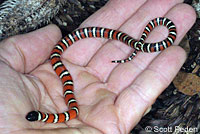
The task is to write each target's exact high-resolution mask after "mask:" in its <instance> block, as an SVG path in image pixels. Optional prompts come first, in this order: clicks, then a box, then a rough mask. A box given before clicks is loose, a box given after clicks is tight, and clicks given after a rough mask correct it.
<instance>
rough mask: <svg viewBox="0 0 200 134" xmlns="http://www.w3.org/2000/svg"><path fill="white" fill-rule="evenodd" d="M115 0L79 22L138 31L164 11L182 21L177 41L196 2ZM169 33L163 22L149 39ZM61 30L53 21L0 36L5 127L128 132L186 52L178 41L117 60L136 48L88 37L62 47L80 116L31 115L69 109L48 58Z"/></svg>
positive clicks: (27, 133) (22, 133)
mask: <svg viewBox="0 0 200 134" xmlns="http://www.w3.org/2000/svg"><path fill="white" fill-rule="evenodd" d="M144 2H145V0H140V1H138V0H124V1H117V0H110V1H109V2H108V4H107V5H106V6H104V7H103V8H102V9H100V10H99V11H98V12H96V13H95V14H94V15H92V16H91V17H90V18H89V19H87V20H86V21H85V22H84V23H83V24H82V25H81V26H80V27H86V26H101V27H107V28H112V29H119V30H120V31H123V32H125V33H128V34H129V35H131V36H132V37H133V38H135V39H139V38H140V36H141V33H142V32H143V29H144V27H145V26H146V24H147V23H148V22H149V21H150V20H151V19H153V18H156V17H159V16H165V17H168V18H169V19H171V20H172V21H173V22H174V23H175V25H176V27H177V39H176V41H175V45H177V44H178V43H179V42H180V40H181V39H182V38H183V36H184V35H185V33H186V32H187V31H188V30H189V28H190V27H191V26H192V24H193V23H194V20H195V13H194V11H193V9H192V8H191V7H190V6H188V5H185V4H181V2H182V1H181V0H172V1H168V0H163V1H160V0H151V1H147V2H146V3H144ZM167 34H168V32H167V30H166V29H165V28H163V27H158V28H156V29H155V30H153V32H152V33H151V34H150V36H149V38H148V39H147V40H146V41H147V42H156V41H159V40H162V39H164V37H166V36H167ZM60 38H61V33H60V31H59V30H58V28H57V27H56V26H54V25H50V26H47V27H45V28H42V29H40V30H37V31H35V32H32V33H29V34H25V35H18V36H14V37H11V38H9V39H7V40H4V41H2V42H1V44H0V112H1V118H0V127H1V128H0V132H2V133H15V134H35V133H37V134H40V133H43V134H46V133H48V134H55V133H56V134H62V133H65V134H76V133H81V134H84V133H87V134H102V133H105V134H127V133H129V131H130V130H131V129H132V128H133V127H134V126H135V125H136V124H137V123H138V122H139V120H140V119H141V117H142V116H143V114H144V112H145V111H146V110H147V109H148V107H150V106H151V105H152V104H153V102H154V101H155V99H156V97H157V96H158V95H159V94H160V93H161V92H162V91H163V90H164V89H165V88H166V87H167V86H168V85H169V83H170V82H171V81H172V79H173V78H174V76H175V75H176V73H177V72H178V70H179V69H180V67H181V65H182V64H183V62H184V60H185V57H186V56H185V52H184V51H183V49H181V48H180V47H177V46H172V47H170V48H168V49H166V50H164V51H163V52H162V53H158V52H156V53H139V54H138V55H137V56H136V57H135V58H134V59H133V60H132V61H130V62H127V63H125V64H114V63H111V61H112V60H116V59H124V58H126V57H127V56H129V54H130V53H131V52H132V51H133V49H132V48H129V47H128V46H126V45H125V44H123V43H121V42H119V41H107V40H105V39H96V38H93V39H84V40H81V41H79V42H77V43H75V44H74V45H72V46H71V47H70V48H68V49H67V50H66V51H65V52H64V53H63V55H62V58H63V59H62V61H63V63H64V65H65V66H66V67H67V68H68V70H69V72H70V73H71V75H72V77H73V80H74V86H75V96H76V99H77V101H78V104H79V106H80V115H79V117H78V118H77V119H73V120H70V121H69V122H66V123H60V124H44V123H41V122H28V121H27V120H26V119H25V116H26V114H27V113H28V112H29V111H31V110H40V111H43V112H52V113H54V112H63V111H65V110H66V109H67V106H66V104H65V102H64V99H63V94H62V91H63V90H62V84H61V80H60V79H59V78H58V76H57V75H56V74H55V72H54V70H53V69H52V67H51V65H50V63H49V61H46V60H47V59H48V57H49V55H50V52H51V50H52V49H53V47H54V45H55V44H56V43H57V42H58V40H59V39H60Z"/></svg>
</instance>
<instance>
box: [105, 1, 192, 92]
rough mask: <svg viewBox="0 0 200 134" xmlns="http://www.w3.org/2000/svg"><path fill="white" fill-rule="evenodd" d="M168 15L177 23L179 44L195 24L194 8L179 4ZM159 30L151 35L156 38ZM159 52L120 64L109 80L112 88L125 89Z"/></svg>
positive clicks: (115, 90) (141, 54)
mask: <svg viewBox="0 0 200 134" xmlns="http://www.w3.org/2000/svg"><path fill="white" fill-rule="evenodd" d="M166 17H168V18H170V19H171V20H172V21H173V22H174V23H175V24H176V27H177V39H176V41H175V44H178V43H179V42H180V41H181V39H182V38H183V36H184V35H185V34H186V32H187V31H188V30H189V29H190V28H191V26H192V25H193V24H194V22H195V18H196V17H195V12H194V10H193V8H192V7H190V6H188V5H186V4H178V5H177V6H175V7H174V8H172V9H171V10H170V11H169V12H168V13H167V14H166ZM183 20H185V21H183ZM155 30H156V29H155ZM158 30H159V29H158ZM158 32H159V31H158ZM158 32H156V33H157V35H156V33H155V34H154V35H153V36H151V37H153V38H154V39H156V36H159V35H160V34H159V33H158ZM160 32H161V31H160ZM158 38H159V37H158ZM160 38H161V37H160ZM158 54H159V53H139V54H138V55H137V56H136V57H135V58H134V59H133V60H132V61H131V62H129V63H126V64H119V65H118V67H117V68H115V69H114V71H113V72H112V74H111V76H110V78H109V80H108V83H109V86H110V89H111V90H112V91H113V92H115V93H119V92H121V90H123V88H124V87H127V86H128V85H129V84H130V83H131V82H132V81H133V80H134V79H135V78H136V77H137V76H138V75H139V74H140V73H141V72H142V71H143V70H144V69H145V68H146V67H147V66H148V64H149V63H150V62H151V61H152V60H153V59H154V58H155V57H156V56H157V55H158ZM123 76H126V77H123ZM113 83H121V84H113Z"/></svg>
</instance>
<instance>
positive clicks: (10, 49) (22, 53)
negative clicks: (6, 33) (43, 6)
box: [0, 25, 61, 73]
mask: <svg viewBox="0 0 200 134" xmlns="http://www.w3.org/2000/svg"><path fill="white" fill-rule="evenodd" d="M60 37H61V32H60V30H59V29H58V27H56V26H55V25H49V26H47V27H44V28H41V29H39V30H36V31H34V32H30V33H28V34H24V35H17V36H13V37H10V38H8V39H6V40H4V41H2V42H1V43H0V46H1V47H0V60H2V61H4V62H6V63H7V64H9V65H10V66H12V67H13V68H14V69H15V70H17V71H20V72H25V73H27V72H30V71H31V70H33V69H34V68H35V67H37V66H38V65H39V64H41V63H43V62H44V61H45V60H46V59H47V58H48V57H49V54H50V52H51V51H52V49H53V46H54V45H55V44H56V43H57V42H58V40H59V39H60Z"/></svg>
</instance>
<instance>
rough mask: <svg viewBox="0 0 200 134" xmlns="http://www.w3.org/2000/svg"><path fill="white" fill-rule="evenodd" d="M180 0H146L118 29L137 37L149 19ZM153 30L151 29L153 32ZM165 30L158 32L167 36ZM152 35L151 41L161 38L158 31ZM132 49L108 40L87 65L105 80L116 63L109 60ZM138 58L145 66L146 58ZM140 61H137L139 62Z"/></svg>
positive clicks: (161, 14)
mask: <svg viewBox="0 0 200 134" xmlns="http://www.w3.org/2000/svg"><path fill="white" fill-rule="evenodd" d="M181 1H182V0H172V1H168V0H164V1H162V2H161V1H160V0H153V1H147V2H146V3H145V4H144V5H143V6H141V7H140V9H138V11H137V12H136V13H135V14H134V15H133V16H132V17H131V18H130V19H129V20H127V21H126V23H124V24H123V25H122V26H121V27H120V30H121V31H123V32H126V33H128V34H129V35H131V36H132V37H133V38H136V39H138V38H139V35H140V36H141V34H142V32H143V29H144V27H145V26H146V24H147V23H148V22H149V21H150V20H151V19H153V18H155V17H158V16H164V15H165V14H166V13H167V11H168V10H169V9H171V8H172V7H173V6H175V5H177V4H178V3H180V2H181ZM155 9H156V11H155ZM148 13H149V14H148ZM143 18H144V21H143ZM145 18H146V19H145ZM162 28H163V27H162ZM155 30H156V29H155ZM155 30H154V31H153V32H154V33H155ZM157 30H159V29H157ZM160 30H161V29H160ZM165 30H166V29H164V31H160V32H161V33H164V35H165V36H167V33H168V31H167V30H166V31H165ZM154 36H155V37H156V38H154V40H153V39H151V41H153V42H154V41H158V40H159V39H160V38H161V39H163V36H162V34H160V33H158V32H156V34H154ZM132 51H133V49H132V48H130V47H128V46H127V45H125V44H124V43H121V42H119V41H110V42H108V44H106V45H104V47H103V48H102V49H100V50H99V51H98V53H97V54H96V55H95V56H94V57H93V58H92V60H91V62H90V63H89V67H91V68H93V69H94V70H98V75H99V77H100V78H102V80H104V81H105V80H107V78H108V76H109V75H110V73H111V71H112V70H113V68H114V67H115V65H117V64H111V63H110V61H112V60H117V59H124V58H126V57H128V56H129V55H130V53H131V52H132ZM139 55H140V54H139ZM139 55H137V57H139ZM147 56H149V55H147ZM99 57H101V58H99ZM147 58H148V57H147ZM139 60H141V61H145V62H144V64H140V65H141V66H139V67H141V68H145V64H147V63H148V62H147V61H146V59H144V58H143V57H140V59H139ZM141 61H140V62H139V63H141ZM133 62H138V60H137V59H136V58H134V60H133ZM101 65H104V68H102V67H101ZM119 66H123V65H119ZM133 66H135V65H133ZM136 66H137V65H136ZM133 72H135V70H133ZM117 78H118V77H117ZM121 78H124V77H121Z"/></svg>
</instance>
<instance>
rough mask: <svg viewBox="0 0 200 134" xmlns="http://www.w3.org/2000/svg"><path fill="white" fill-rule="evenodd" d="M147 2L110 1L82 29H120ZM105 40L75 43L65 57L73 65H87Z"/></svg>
mask: <svg viewBox="0 0 200 134" xmlns="http://www.w3.org/2000/svg"><path fill="white" fill-rule="evenodd" d="M145 1H146V0H110V1H109V2H108V3H107V4H106V5H105V6H104V7H102V8H101V9H100V10H98V11H97V12H96V13H94V14H93V15H92V16H90V17H89V18H88V19H87V20H86V21H84V22H83V23H82V25H81V26H80V27H89V26H98V27H106V28H114V29H117V28H119V27H120V26H121V25H122V24H123V23H124V22H125V21H126V20H127V19H128V18H129V17H130V16H131V15H132V14H134V12H135V11H137V9H138V8H139V7H140V6H141V5H142V4H143V3H144V2H145ZM106 41H107V40H105V39H100V40H99V39H97V38H93V39H84V40H81V41H80V42H77V43H74V45H72V46H71V47H70V48H69V49H68V50H67V52H66V53H64V54H63V57H66V58H67V59H68V60H70V61H71V62H73V63H76V64H79V65H86V64H87V63H88V61H89V60H90V59H91V57H92V56H93V55H94V54H95V53H96V52H97V51H98V49H99V48H100V47H101V46H102V44H103V43H105V42H106ZM77 45H78V46H77Z"/></svg>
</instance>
